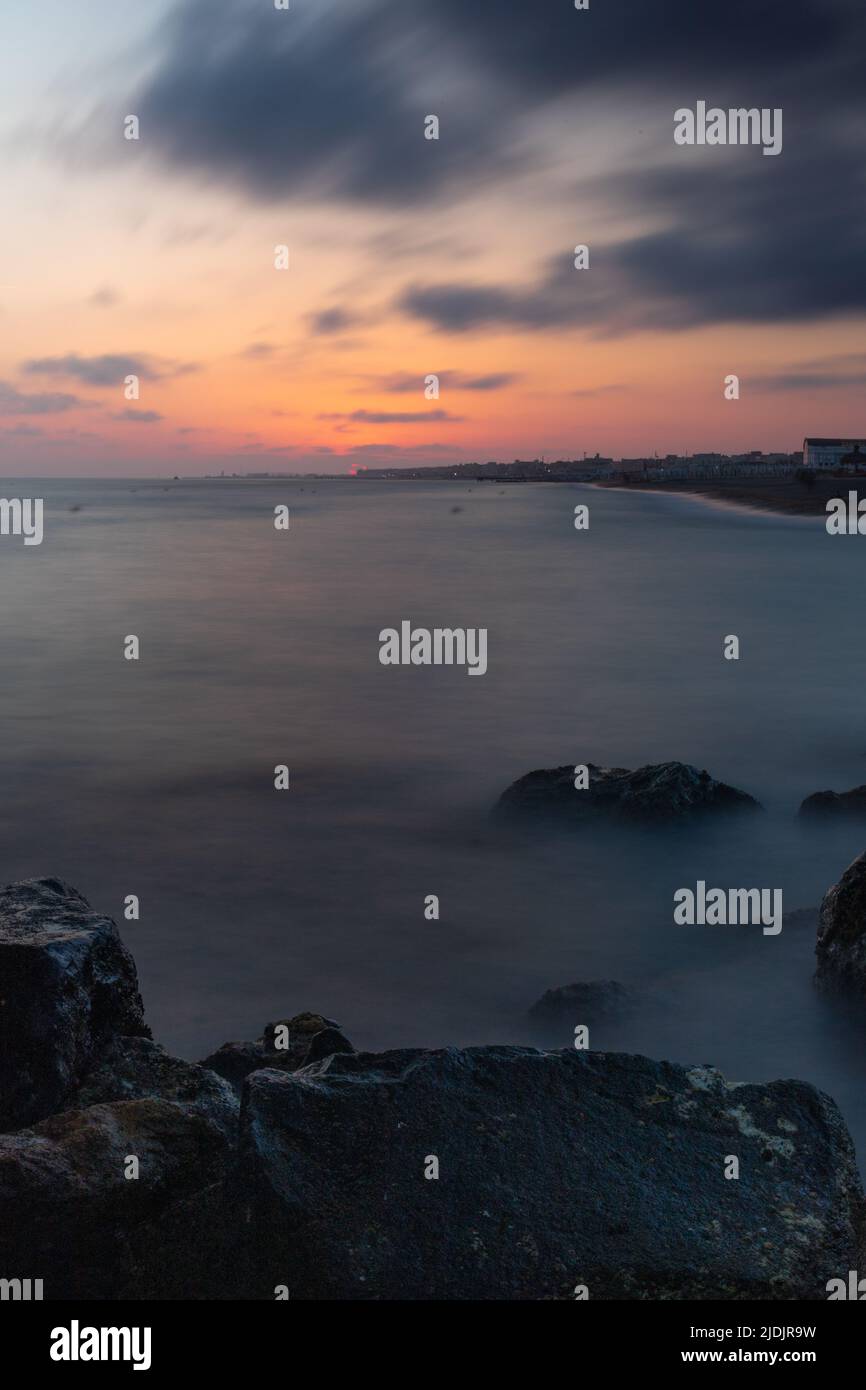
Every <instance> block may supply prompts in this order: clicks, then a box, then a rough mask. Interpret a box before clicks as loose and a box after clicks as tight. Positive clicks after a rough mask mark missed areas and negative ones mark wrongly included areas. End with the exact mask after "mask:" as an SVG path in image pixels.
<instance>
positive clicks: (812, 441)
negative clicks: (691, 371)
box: [208, 436, 866, 484]
mask: <svg viewBox="0 0 866 1390" xmlns="http://www.w3.org/2000/svg"><path fill="white" fill-rule="evenodd" d="M831 473H834V474H839V473H848V474H858V473H866V438H864V439H826V438H818V437H814V438H813V437H811V436H810V437H808V438H806V439H804V440H803V448H802V449H798V450H796V451H795V452H794V453H787V454H786V453H771V454H765V453H763V452H762V451H761V450H760V449H752V450H750V451H749V452H748V453H745V454H718V453H706V454H665V455H664V456H663V457H659V456H658V455H656V454H654V455H652V457H644V458H621V459H612V458H605V457H603V456H602V455H601V454H593V455H592V456H589V457H587V456H586V455H584V457H583V458H580V459H546V458H535V459H514V460H513V462H511V463H499V462H497V461H495V460H490V461H488V462H487V463H448V464H424V465H421V466H420V467H414V468H405V467H404V468H365V467H362V466H359V467H358V468H357V469H356V470H355V471H354V472H353V473H352V474H351V476H352V477H355V478H360V479H368V480H370V481H374V480H377V479H378V480H381V479H391V480H395V481H401V482H405V481H411V480H413V479H415V480H419V481H427V482H430V481H436V480H439V481H450V480H453V479H457V480H460V481H464V482H466V481H473V482H479V483H483V482H519V483H522V482H525V483H530V482H542V483H543V482H551V483H567V482H581V483H585V482H610V483H617V482H619V483H641V484H646V483H651V482H658V483H669V482H675V481H696V482H697V481H701V480H706V481H710V480H712V479H725V478H729V479H733V478H740V479H749V478H752V479H756V480H757V479H759V478H784V477H790V476H792V475H797V474H799V475H801V476H802V477H804V478H807V479H808V478H809V477H810V476H811V475H813V474H814V475H816V476H817V475H819V474H820V475H825V476H826V475H827V474H831ZM208 476H209V477H214V476H218V477H220V478H248V479H250V478H293V477H294V478H298V477H303V478H311V479H315V478H319V479H324V478H334V477H345V474H334V473H220V474H217V475H214V474H209V475H208Z"/></svg>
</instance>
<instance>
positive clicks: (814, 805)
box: [800, 786, 866, 820]
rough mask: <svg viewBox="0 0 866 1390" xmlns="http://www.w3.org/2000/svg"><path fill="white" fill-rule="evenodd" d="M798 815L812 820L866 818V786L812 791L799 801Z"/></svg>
mask: <svg viewBox="0 0 866 1390" xmlns="http://www.w3.org/2000/svg"><path fill="white" fill-rule="evenodd" d="M800 815H801V816H803V817H806V818H809V819H813V820H824V819H833V818H837V819H838V818H849V819H857V818H861V819H862V818H866V786H864V787H852V788H851V790H850V791H847V792H813V793H812V795H811V796H807V797H806V800H805V801H804V802H802V803H801V805H800Z"/></svg>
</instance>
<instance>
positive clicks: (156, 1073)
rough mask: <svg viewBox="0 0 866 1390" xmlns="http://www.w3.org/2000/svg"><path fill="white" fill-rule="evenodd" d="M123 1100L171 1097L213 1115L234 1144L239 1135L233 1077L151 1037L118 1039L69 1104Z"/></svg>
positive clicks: (81, 1107) (72, 1106) (81, 1105)
mask: <svg viewBox="0 0 866 1390" xmlns="http://www.w3.org/2000/svg"><path fill="white" fill-rule="evenodd" d="M119 1100H170V1101H173V1102H174V1103H175V1104H176V1105H180V1106H181V1107H182V1108H183V1109H185V1110H187V1111H188V1112H189V1113H191V1114H198V1115H204V1116H205V1118H207V1119H209V1120H212V1121H213V1123H214V1124H215V1125H216V1127H217V1128H218V1129H219V1130H221V1132H222V1133H223V1135H224V1136H225V1138H226V1140H227V1142H228V1143H230V1144H233V1143H234V1141H235V1138H236V1135H237V1121H238V1099H237V1096H236V1094H235V1092H234V1090H233V1089H232V1087H231V1086H230V1085H229V1083H228V1081H227V1080H226V1079H225V1078H223V1077H222V1076H218V1075H217V1074H216V1073H215V1072H213V1071H208V1070H207V1069H206V1068H205V1067H203V1066H198V1065H196V1063H195V1062H184V1061H181V1059H180V1058H179V1057H172V1056H171V1055H170V1054H169V1053H168V1052H166V1050H165V1048H163V1047H160V1046H159V1044H158V1043H155V1042H150V1041H149V1040H148V1039H147V1038H116V1039H115V1040H114V1042H113V1043H112V1044H111V1046H110V1047H109V1048H107V1049H106V1051H105V1052H104V1053H103V1055H102V1057H101V1058H100V1060H99V1063H98V1065H97V1066H96V1067H94V1068H93V1070H92V1071H90V1072H88V1074H87V1076H86V1078H85V1080H84V1082H83V1083H82V1085H81V1086H80V1087H79V1088H78V1090H77V1091H76V1092H75V1094H74V1096H73V1097H72V1100H71V1102H70V1103H69V1104H67V1105H66V1106H65V1107H64V1108H65V1109H76V1110H84V1109H86V1108H87V1107H88V1106H91V1105H104V1104H110V1103H111V1102H113V1101H119Z"/></svg>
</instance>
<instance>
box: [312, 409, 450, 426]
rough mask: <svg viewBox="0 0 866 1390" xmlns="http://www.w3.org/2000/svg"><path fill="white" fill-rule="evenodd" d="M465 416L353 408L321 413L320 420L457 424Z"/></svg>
mask: <svg viewBox="0 0 866 1390" xmlns="http://www.w3.org/2000/svg"><path fill="white" fill-rule="evenodd" d="M463 418H464V417H463V416H462V415H451V414H449V412H448V411H447V410H405V411H388V410H353V411H352V412H351V414H349V415H341V414H331V415H320V416H319V419H320V420H351V421H358V422H361V423H363V424H366V425H416V424H424V425H429V424H449V425H453V424H457V423H459V422H460V421H461V420H462V419H463Z"/></svg>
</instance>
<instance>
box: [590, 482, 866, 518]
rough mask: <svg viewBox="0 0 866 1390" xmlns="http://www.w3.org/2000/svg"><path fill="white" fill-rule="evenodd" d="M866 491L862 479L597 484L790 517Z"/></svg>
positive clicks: (821, 510) (820, 510)
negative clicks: (702, 499) (708, 500)
mask: <svg viewBox="0 0 866 1390" xmlns="http://www.w3.org/2000/svg"><path fill="white" fill-rule="evenodd" d="M858 484H859V488H860V489H861V490H864V491H866V480H864V479H863V478H856V477H846V478H816V479H815V481H814V483H813V484H812V486H811V487H807V486H806V484H805V483H803V482H801V481H800V480H799V479H797V478H755V479H751V478H708V479H695V480H692V479H685V478H680V479H672V480H671V481H670V482H634V483H624V482H613V481H611V482H603V483H599V484H598V486H599V487H618V488H639V489H640V490H641V491H646V492H671V493H680V494H682V495H684V496H687V497H708V498H712V499H713V500H714V501H717V502H730V503H734V504H736V505H737V506H740V507H756V508H759V509H760V510H762V511H771V512H781V513H783V514H787V515H790V516H824V515H825V514H826V508H827V500H828V498H830V497H845V496H847V494H848V491H849V490H850V489H852V488H854V489H857V488H858Z"/></svg>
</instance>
